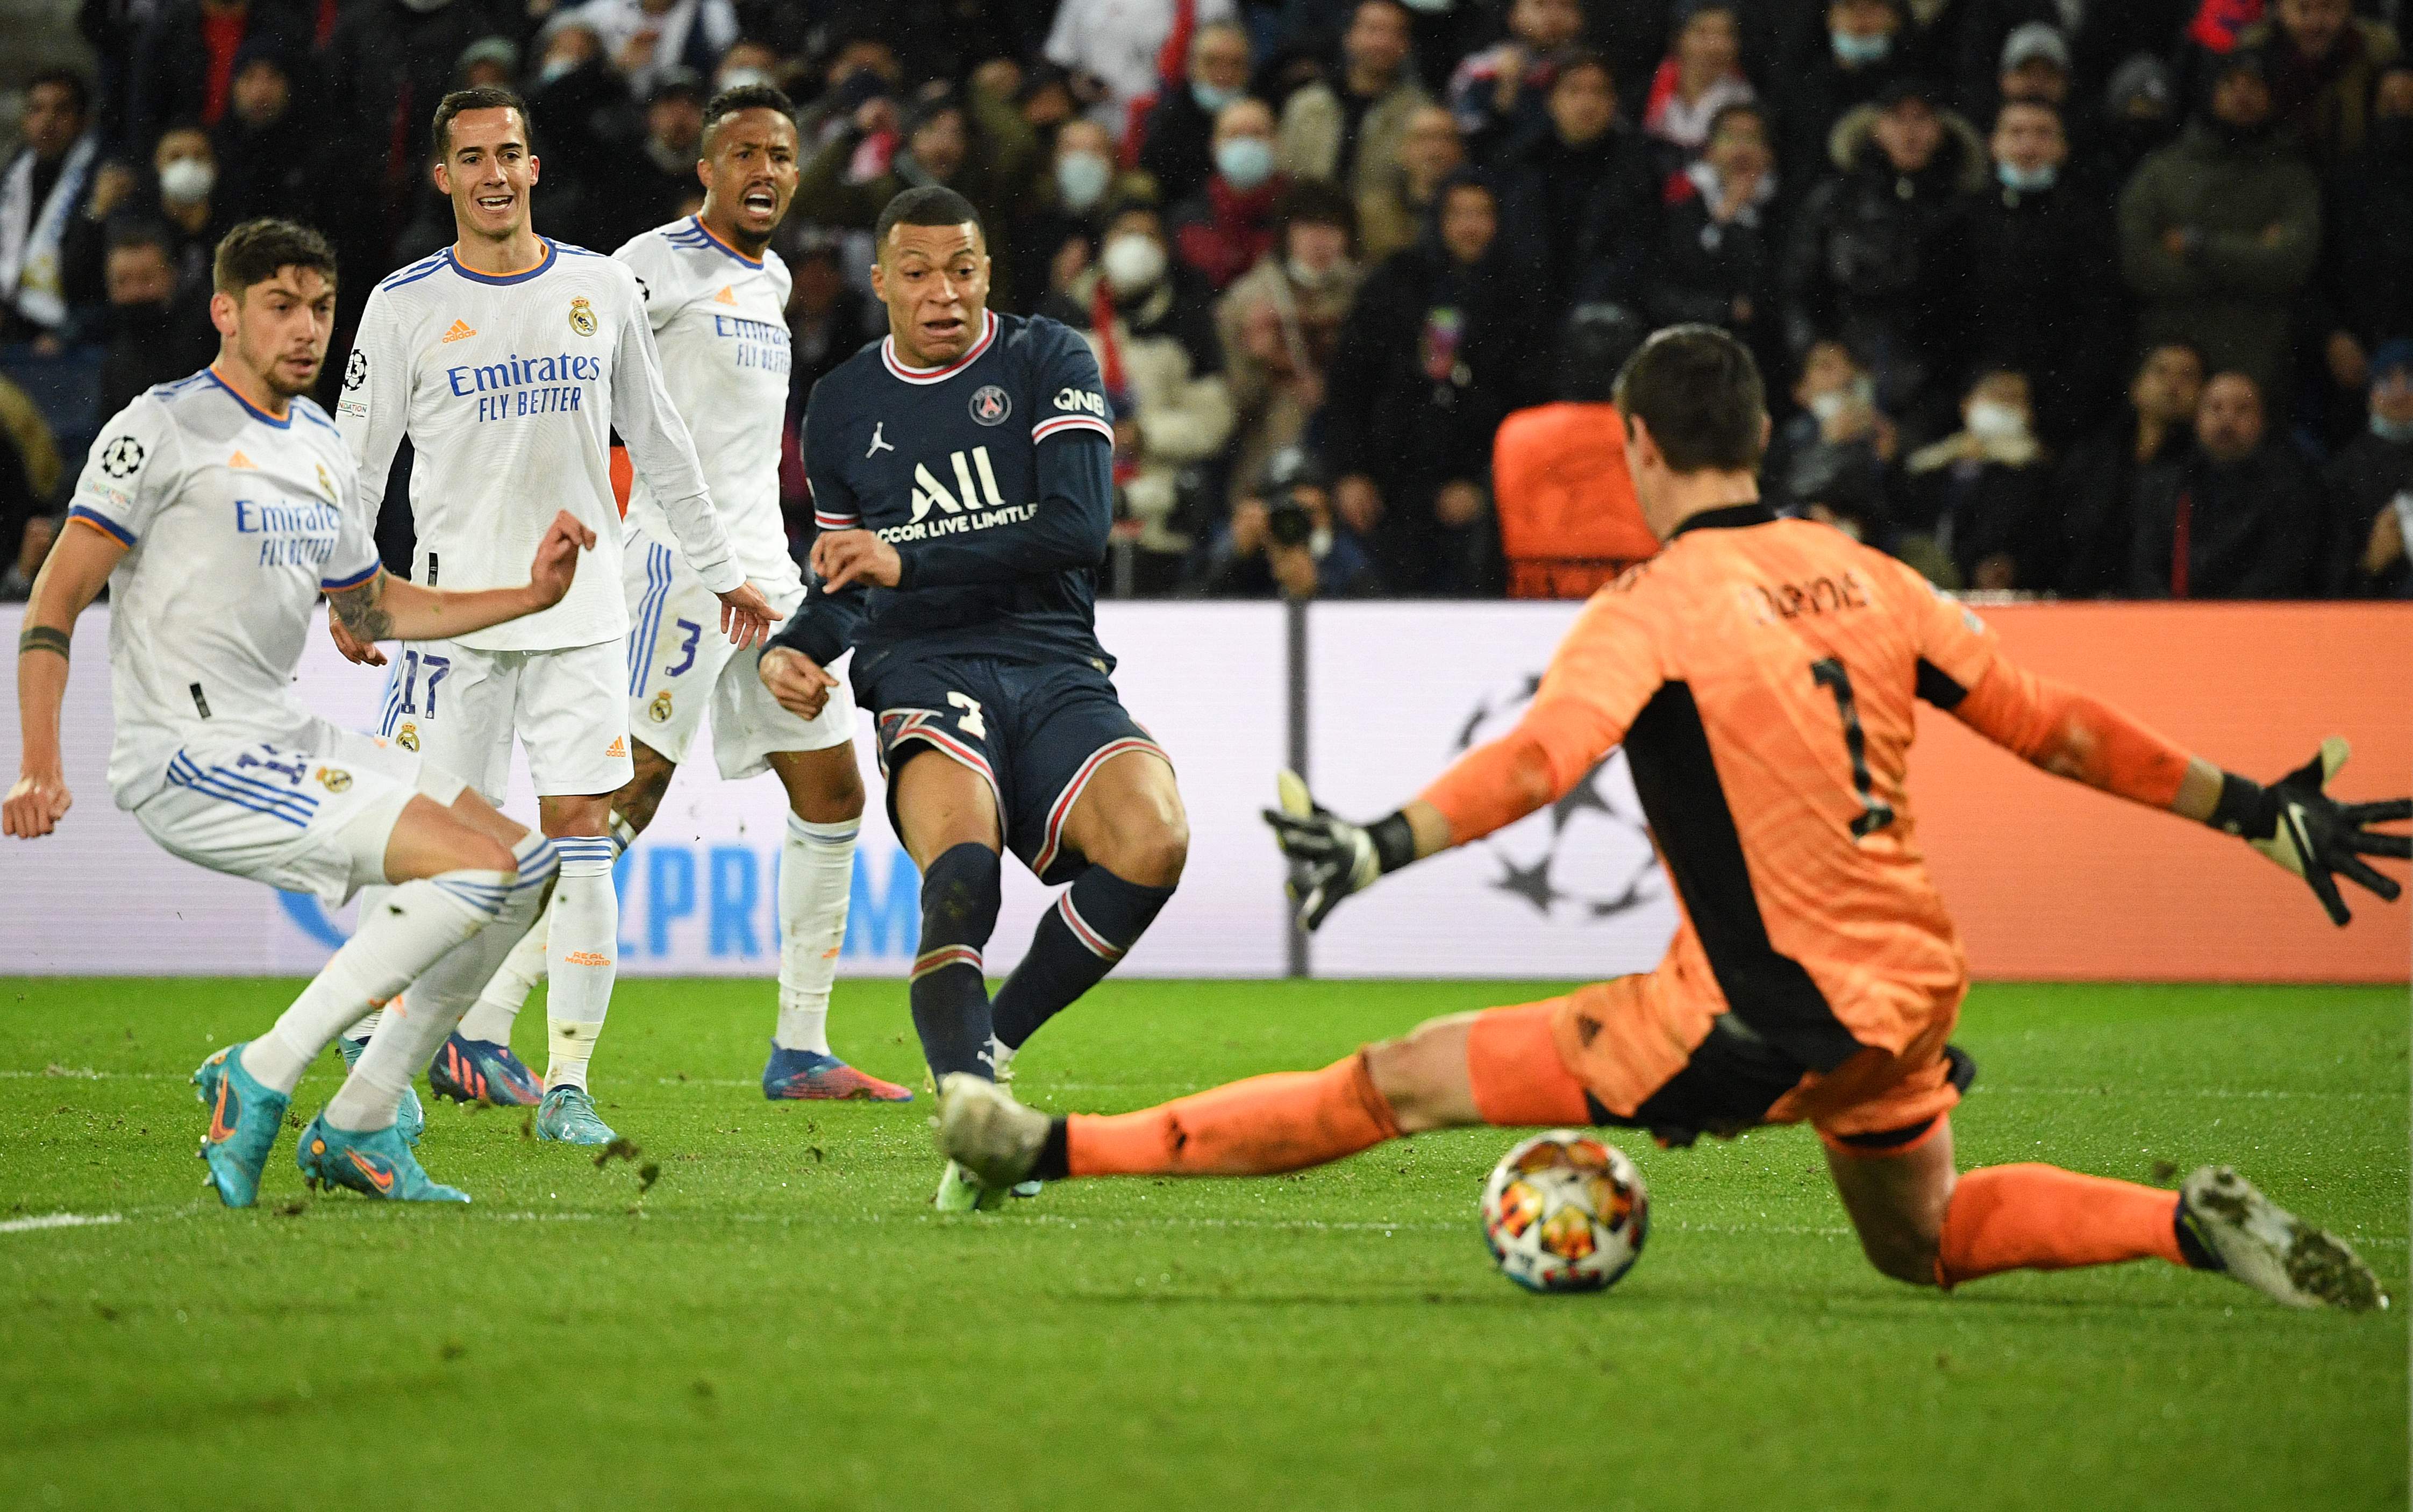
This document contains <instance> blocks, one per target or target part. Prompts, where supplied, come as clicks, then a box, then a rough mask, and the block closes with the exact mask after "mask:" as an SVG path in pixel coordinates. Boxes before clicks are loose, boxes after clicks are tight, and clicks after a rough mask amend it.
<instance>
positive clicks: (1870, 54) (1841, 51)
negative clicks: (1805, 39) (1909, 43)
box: [1827, 32, 1893, 68]
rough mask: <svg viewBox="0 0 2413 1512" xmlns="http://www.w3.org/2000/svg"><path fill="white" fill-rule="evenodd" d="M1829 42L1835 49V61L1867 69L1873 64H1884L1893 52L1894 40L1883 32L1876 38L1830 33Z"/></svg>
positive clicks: (1846, 33) (1828, 35) (1845, 33)
mask: <svg viewBox="0 0 2413 1512" xmlns="http://www.w3.org/2000/svg"><path fill="white" fill-rule="evenodd" d="M1827 38H1828V41H1829V42H1830V43H1832V44H1833V46H1834V49H1835V61H1836V62H1838V63H1847V64H1850V65H1851V66H1852V67H1855V68H1865V67H1868V66H1869V65H1870V64H1872V63H1882V62H1884V61H1885V58H1886V54H1887V53H1888V52H1892V51H1893V38H1892V37H1888V36H1887V35H1886V34H1885V33H1883V32H1879V33H1878V34H1877V35H1876V36H1874V37H1858V36H1855V35H1854V34H1852V33H1850V32H1828V34H1827Z"/></svg>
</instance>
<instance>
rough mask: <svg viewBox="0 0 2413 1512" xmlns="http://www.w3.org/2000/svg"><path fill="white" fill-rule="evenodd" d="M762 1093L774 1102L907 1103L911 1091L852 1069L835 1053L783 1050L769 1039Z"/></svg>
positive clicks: (909, 1100)
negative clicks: (768, 1055)
mask: <svg viewBox="0 0 2413 1512" xmlns="http://www.w3.org/2000/svg"><path fill="white" fill-rule="evenodd" d="M762 1095H763V1096H764V1097H767V1098H769V1099H770V1100H771V1101H772V1102H774V1103H787V1102H799V1103H910V1102H911V1101H913V1093H912V1092H911V1091H910V1090H909V1089H906V1088H903V1087H899V1086H897V1085H896V1083H895V1082H893V1081H881V1079H880V1078H879V1077H877V1076H873V1075H866V1074H865V1073H863V1072H860V1071H857V1070H855V1069H854V1068H853V1067H852V1066H850V1065H848V1064H847V1063H846V1062H845V1061H843V1060H839V1059H838V1058H837V1057H836V1056H834V1055H822V1054H821V1053H820V1052H819V1051H816V1050H785V1049H781V1048H780V1047H779V1042H778V1041H777V1040H773V1041H772V1042H771V1059H770V1061H769V1062H768V1063H767V1064H765V1065H764V1066H763V1067H762Z"/></svg>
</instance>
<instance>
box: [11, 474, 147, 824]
mask: <svg viewBox="0 0 2413 1512" xmlns="http://www.w3.org/2000/svg"><path fill="white" fill-rule="evenodd" d="M125 555H126V545H125V543H124V542H123V541H119V540H117V539H116V538H115V537H114V536H111V535H109V534H108V533H106V532H105V531H101V530H98V529H92V528H81V529H80V528H76V526H75V524H74V523H72V522H71V523H70V525H69V527H68V528H67V531H65V532H64V533H63V534H61V535H60V537H59V540H58V543H57V544H56V545H54V546H52V548H51V555H50V557H49V559H48V560H46V561H44V562H43V563H42V571H40V573H39V574H37V576H36V577H35V579H34V592H33V596H32V597H31V599H29V600H27V602H26V604H25V619H24V631H23V633H22V634H21V635H19V636H18V637H17V716H18V723H19V725H20V727H21V734H22V740H23V748H24V749H23V750H22V753H21V754H20V755H19V757H18V763H17V781H16V783H15V785H14V786H12V787H10V788H9V790H8V796H7V799H6V800H5V801H0V833H5V834H8V835H14V836H16V837H17V838H19V839H23V840H33V839H39V838H41V837H43V836H45V835H48V834H49V833H51V831H52V830H53V829H56V828H57V827H58V823H59V821H60V820H61V819H63V818H65V817H66V816H67V809H68V808H71V807H73V805H74V803H75V795H74V794H73V793H69V792H68V791H67V765H66V763H65V762H64V760H63V759H62V758H61V756H60V754H59V710H60V708H61V707H62V706H63V705H64V704H66V702H67V645H68V642H69V641H70V640H71V639H72V638H73V636H74V634H75V626H76V621H77V620H78V619H80V618H81V617H82V615H83V612H84V611H85V610H86V609H88V608H90V607H91V605H92V601H93V600H95V599H97V598H99V597H100V590H101V588H102V586H104V585H106V584H107V583H108V582H109V574H110V573H111V571H114V570H115V569H116V567H117V563H118V560H119V558H121V557H123V556H125Z"/></svg>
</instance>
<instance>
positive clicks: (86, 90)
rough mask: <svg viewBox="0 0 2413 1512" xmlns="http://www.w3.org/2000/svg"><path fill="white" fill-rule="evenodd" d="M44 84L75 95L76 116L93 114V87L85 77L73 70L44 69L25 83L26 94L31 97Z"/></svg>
mask: <svg viewBox="0 0 2413 1512" xmlns="http://www.w3.org/2000/svg"><path fill="white" fill-rule="evenodd" d="M44 84H55V85H57V86H58V87H59V88H61V89H64V90H66V91H67V93H68V94H70V95H73V96H75V110H76V114H78V115H90V114H91V113H92V86H91V85H90V84H88V83H85V82H84V79H83V75H81V74H80V73H78V72H76V71H75V70H74V69H73V68H45V69H43V70H42V71H41V72H40V73H37V74H36V75H34V77H33V78H31V79H28V80H26V81H25V93H26V94H27V95H31V94H33V92H34V91H36V90H37V89H39V88H41V87H42V86H43V85H44Z"/></svg>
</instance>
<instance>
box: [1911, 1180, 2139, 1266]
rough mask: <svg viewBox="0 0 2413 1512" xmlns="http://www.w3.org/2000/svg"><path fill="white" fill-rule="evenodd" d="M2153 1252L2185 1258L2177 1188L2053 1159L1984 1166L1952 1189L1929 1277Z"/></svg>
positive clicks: (2110, 1260) (2101, 1262)
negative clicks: (2068, 1167)
mask: <svg viewBox="0 0 2413 1512" xmlns="http://www.w3.org/2000/svg"><path fill="white" fill-rule="evenodd" d="M2156 1255H2158V1256H2159V1257H2160V1258H2162V1259H2164V1260H2168V1261H2169V1263H2170V1264H2172V1265H2174V1266H2183V1265H2185V1264H2186V1263H2187V1259H2186V1256H2185V1255H2184V1253H2182V1252H2181V1251H2180V1249H2179V1235H2178V1196H2177V1194H2176V1193H2169V1192H2162V1191H2158V1190H2156V1189H2154V1188H2153V1187H2141V1186H2139V1185H2137V1184H2136V1183H2135V1182H2133V1181H2114V1180H2111V1179H2110V1178H2106V1177H2100V1176H2081V1175H2080V1174H2079V1173H2078V1172H2076V1171H2065V1170H2063V1169H2062V1168H2061V1167H2060V1166H2058V1165H2037V1164H2026V1165H1988V1166H1984V1167H1981V1168H1980V1169H1977V1170H1975V1171H1970V1172H1968V1173H1967V1174H1965V1175H1963V1176H1962V1177H1961V1180H1960V1183H1959V1184H1958V1185H1957V1186H1955V1187H1954V1188H1953V1189H1952V1201H1951V1204H1950V1206H1948V1207H1947V1208H1945V1209H1944V1238H1943V1242H1942V1243H1940V1244H1938V1245H1937V1246H1936V1253H1935V1281H1936V1284H1937V1285H1940V1286H1945V1287H1951V1286H1955V1285H1958V1284H1959V1283H1961V1282H1964V1281H1975V1280H1976V1278H1978V1277H1979V1276H1991V1275H1993V1274H1995V1273H1996V1272H1997V1271H2003V1270H2067V1269H2069V1268H2070V1267H2074V1266H2110V1265H2117V1264H2119V1263H2120V1262H2121V1261H2123V1260H2143V1259H2146V1258H2149V1257H2152V1256H2156Z"/></svg>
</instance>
